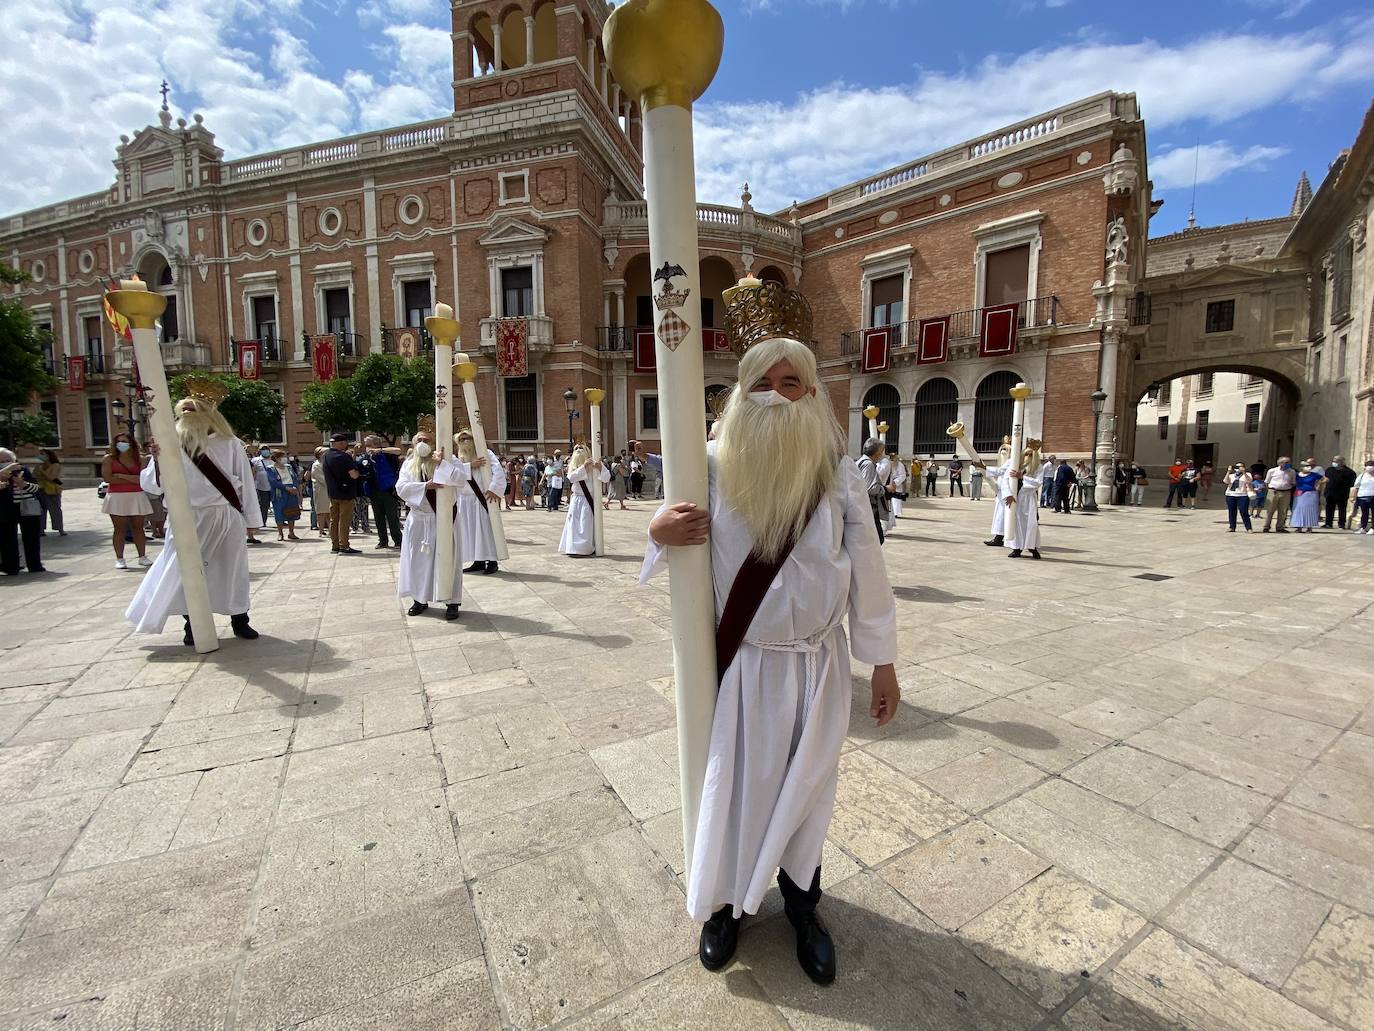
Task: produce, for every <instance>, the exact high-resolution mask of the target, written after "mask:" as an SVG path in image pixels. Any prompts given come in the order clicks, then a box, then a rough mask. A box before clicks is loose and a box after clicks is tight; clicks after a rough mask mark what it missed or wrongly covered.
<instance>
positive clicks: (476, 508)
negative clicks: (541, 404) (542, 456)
mask: <svg viewBox="0 0 1374 1031" xmlns="http://www.w3.org/2000/svg"><path fill="white" fill-rule="evenodd" d="M453 453H454V455H455V456H456V457H457V459H458V461H460V462H467V463H472V462H475V461H476V460H477V441H476V439H475V438H474V437H473V435H472V431H471V430H459V431H458V432H457V433H455V434H454V435H453ZM486 459H487V460H486V465H487V468H489V469H490V470H491V484H490V485H489V486H488V487H487V489H486V490H485V491H484V490H482V485H481V483H479V482H478V480H477V474H476V473H475V472H474V473H473V475H472V476H471V477H469V478H468V479H467V480H465V481H464V482H462V483H460V484H458V522H459V523H460V524H461V526H462V534H463V561H465V562H471V563H472V565H470V566H468V567H467V568H466V569H464V570H463V572H465V573H482V574H491V573H494V572H496V571H497V569H498V568H499V567H498V566H497V564H496V536H495V534H493V533H492V532H491V510H490V509H489V508H488V507H487V506H489V505H495V506H496V510H497V511H498V512H499V511H500V510H501V496H502V495H503V494H505V492H506V467H505V466H504V465H503V464H502V463H501V461H500V459H498V458H497V457H496V454H495V453H494V452H492V451H491V450H488V451H487V454H486ZM476 468H478V469H480V468H482V463H481V462H478V463H477V465H476Z"/></svg>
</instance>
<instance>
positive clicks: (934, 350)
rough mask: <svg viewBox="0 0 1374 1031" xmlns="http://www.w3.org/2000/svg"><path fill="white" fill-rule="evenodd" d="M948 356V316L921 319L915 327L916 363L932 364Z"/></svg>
mask: <svg viewBox="0 0 1374 1031" xmlns="http://www.w3.org/2000/svg"><path fill="white" fill-rule="evenodd" d="M948 357H949V316H948V315H942V316H940V317H939V318H937V319H922V320H921V321H920V323H919V324H918V325H917V327H916V363H917V364H918V365H933V364H935V363H936V362H942V361H945V360H946V359H947V358H948Z"/></svg>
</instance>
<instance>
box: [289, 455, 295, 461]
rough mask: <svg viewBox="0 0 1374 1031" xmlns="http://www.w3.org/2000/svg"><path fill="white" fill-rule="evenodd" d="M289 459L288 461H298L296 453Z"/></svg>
mask: <svg viewBox="0 0 1374 1031" xmlns="http://www.w3.org/2000/svg"><path fill="white" fill-rule="evenodd" d="M287 461H288V462H295V461H296V456H295V455H292V456H291V457H290V458H288V459H287Z"/></svg>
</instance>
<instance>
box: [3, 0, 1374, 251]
mask: <svg viewBox="0 0 1374 1031" xmlns="http://www.w3.org/2000/svg"><path fill="white" fill-rule="evenodd" d="M718 6H719V7H720V9H721V11H722V13H723V14H724V15H725V19H726V52H725V60H724V63H723V66H722V68H721V71H720V74H719V75H718V76H717V78H716V81H715V83H714V84H713V85H712V88H711V90H710V92H709V93H708V94H707V96H706V97H705V98H704V99H703V101H702V102H701V103H700V104H699V105H698V109H697V125H698V131H697V156H698V184H699V187H698V191H699V196H700V198H701V199H702V200H712V201H719V202H725V203H734V202H737V199H738V194H739V186H740V183H741V182H742V181H743V180H745V179H748V180H749V182H750V185H751V187H752V190H753V193H754V204H755V206H756V207H759V208H761V209H765V210H768V209H774V208H781V207H785V206H786V205H787V204H788V203H789V202H790V201H791V200H792V199H793V198H804V197H807V196H813V195H815V194H817V193H821V192H824V191H825V190H827V189H830V188H833V187H835V186H839V185H842V184H843V183H845V182H848V181H850V180H853V179H856V178H859V177H862V176H865V175H868V174H871V173H872V172H875V171H878V170H880V169H882V168H884V167H888V166H890V165H895V164H899V163H901V162H903V161H906V160H909V159H911V158H914V157H917V156H919V155H921V154H924V153H928V152H930V151H933V150H937V149H940V148H942V147H945V146H949V145H951V144H953V143H957V142H959V141H961V140H964V139H967V138H969V137H971V136H975V135H978V134H981V133H983V132H986V131H988V130H991V129H994V128H996V127H998V126H999V125H1002V124H1005V123H1008V122H1011V121H1014V120H1017V119H1020V118H1023V117H1026V116H1028V115H1032V114H1034V113H1036V112H1039V111H1043V110H1046V109H1048V108H1051V107H1055V106H1057V105H1059V104H1062V103H1065V102H1067V101H1070V100H1073V99H1076V98H1078V97H1082V96H1087V95H1090V94H1092V93H1095V92H1098V91H1099V90H1103V89H1117V90H1134V91H1135V92H1136V93H1137V94H1138V96H1139V98H1140V102H1141V105H1142V109H1143V112H1144V115H1145V119H1146V125H1147V131H1148V134H1149V137H1148V138H1149V147H1150V169H1151V174H1152V176H1153V178H1154V180H1155V183H1156V196H1157V197H1162V198H1163V199H1164V200H1165V205H1164V208H1163V210H1162V211H1161V212H1160V214H1159V215H1158V216H1156V218H1155V222H1154V227H1153V232H1154V234H1155V235H1159V234H1162V233H1165V232H1171V231H1173V230H1176V229H1179V228H1181V227H1182V226H1183V225H1184V224H1185V223H1186V219H1187V214H1188V205H1189V199H1190V194H1191V192H1192V178H1193V167H1194V148H1195V146H1196V147H1197V157H1198V166H1199V176H1198V178H1199V185H1198V188H1197V210H1198V220H1199V222H1201V223H1203V224H1217V223H1221V222H1228V221H1238V220H1240V219H1243V218H1246V217H1251V218H1262V217H1268V216H1271V215H1277V214H1283V213H1285V212H1286V211H1287V209H1288V205H1289V202H1290V200H1291V198H1292V193H1293V187H1294V184H1295V183H1296V181H1297V177H1298V174H1299V172H1300V171H1302V170H1303V169H1307V171H1308V173H1309V175H1310V176H1311V178H1312V180H1313V185H1314V186H1315V185H1316V184H1317V183H1318V182H1319V181H1320V179H1321V176H1322V175H1323V173H1324V172H1325V169H1326V167H1327V165H1328V164H1329V163H1330V161H1331V160H1332V158H1333V157H1334V156H1335V155H1336V153H1337V152H1338V151H1339V150H1340V149H1341V148H1342V147H1345V146H1348V145H1349V143H1350V142H1351V140H1352V139H1353V136H1354V133H1355V131H1356V129H1357V128H1358V126H1359V123H1360V120H1361V119H1362V117H1363V114H1364V111H1365V109H1366V107H1367V106H1368V105H1369V103H1370V100H1371V97H1374V12H1372V11H1371V10H1370V8H1369V5H1368V4H1367V3H1366V4H1357V3H1344V2H1337V0H1326V2H1320V3H1318V2H1304V0H1211V2H1206V3H1198V2H1196V0H1195V2H1192V3H1184V2H1176V0H1162V2H1155V3H1152V4H1149V5H1145V4H1136V5H1131V6H1129V7H1126V6H1124V5H1105V4H1101V3H1096V2H1088V0H981V2H980V0H973V2H966V3H963V4H951V3H948V2H934V0H909V2H908V0H884V2H874V0H847V2H840V0H763V2H761V3H760V2H755V3H752V4H747V5H746V4H734V3H724V2H722V3H720V4H719V5H718ZM128 10H129V9H128V8H127V7H124V6H118V7H117V6H115V5H113V4H110V3H107V2H104V0H45V2H44V3H42V4H19V3H7V4H3V5H2V6H0V105H3V110H5V111H6V113H7V115H6V121H7V123H8V124H7V132H6V135H7V143H8V146H7V148H6V150H7V153H6V157H5V164H4V174H3V175H0V211H16V210H22V209H24V208H28V207H32V206H35V205H39V204H45V203H49V202H52V201H55V200H60V199H62V198H63V197H67V196H74V195H77V194H81V193H87V192H91V191H94V190H98V189H101V188H102V187H104V186H106V185H108V184H109V182H110V181H111V175H112V173H111V166H110V160H111V158H112V157H113V153H114V147H115V145H116V144H117V142H118V138H119V135H120V134H121V133H129V134H132V132H133V131H134V130H135V129H137V128H139V127H141V126H143V125H145V124H148V123H149V122H150V121H152V120H153V119H154V117H155V114H156V109H157V104H158V96H157V86H158V83H159V82H160V80H161V79H162V78H163V77H164V76H165V77H166V78H167V79H168V80H170V82H171V84H172V90H173V92H172V108H173V111H174V113H175V114H178V115H185V116H188V117H189V115H190V114H191V113H193V112H196V111H199V112H201V113H203V114H204V116H205V121H206V125H207V127H208V128H210V129H211V130H212V131H213V132H215V133H216V134H217V136H218V140H219V143H220V145H221V146H223V147H224V148H225V150H226V151H227V155H228V156H229V157H231V158H232V157H239V156H243V155H245V154H250V153H255V152H261V151H264V150H270V149H274V148H276V147H285V146H292V145H295V144H299V143H303V142H308V141H311V140H322V139H328V138H331V137H334V136H339V135H344V134H346V133H350V132H358V131H362V130H365V129H371V128H379V127H383V126H389V125H398V124H403V123H406V122H410V121H417V120H421V119H425V118H432V117H438V116H441V115H443V114H444V113H445V112H446V111H448V110H449V108H450V106H451V92H450V88H449V81H450V61H451V58H450V52H449V39H448V32H449V24H450V23H449V8H448V4H447V3H445V2H444V0H364V2H363V3H362V4H356V3H350V2H344V0H271V2H267V0H148V2H146V3H144V4H142V5H141V7H140V8H139V10H141V12H142V15H143V22H142V23H141V24H140V23H139V22H136V21H132V20H131V19H130V17H129V15H128V14H127V13H126V12H127V11H128ZM35 55H41V60H36V59H35Z"/></svg>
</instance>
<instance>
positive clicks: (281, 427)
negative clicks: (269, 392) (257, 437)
mask: <svg viewBox="0 0 1374 1031" xmlns="http://www.w3.org/2000/svg"><path fill="white" fill-rule="evenodd" d="M268 386H270V387H271V388H272V389H273V390H275V391H276V392H277V396H278V397H280V398H281V399H282V406H281V418H280V420H279V421H278V423H277V434H276V436H274V437H264V438H263V439H262V443H264V444H285V443H286V391H285V390H283V389H282V388H281V385H280V384H277V383H269V384H268Z"/></svg>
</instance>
